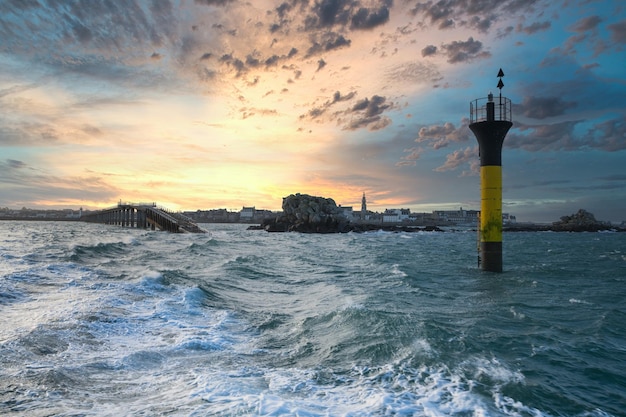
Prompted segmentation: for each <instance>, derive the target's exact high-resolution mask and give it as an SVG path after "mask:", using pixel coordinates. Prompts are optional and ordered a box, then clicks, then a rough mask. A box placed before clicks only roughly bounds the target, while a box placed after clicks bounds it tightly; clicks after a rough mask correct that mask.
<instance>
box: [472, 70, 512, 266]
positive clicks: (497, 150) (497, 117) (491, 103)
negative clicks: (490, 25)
mask: <svg viewBox="0 0 626 417" xmlns="http://www.w3.org/2000/svg"><path fill="white" fill-rule="evenodd" d="M502 77H504V72H502V69H500V71H499V72H498V78H499V81H498V86H497V87H498V89H499V90H500V96H499V97H496V98H495V99H494V96H493V94H491V93H489V95H488V96H487V97H486V98H485V97H483V98H479V99H476V100H474V101H472V102H471V103H470V125H469V128H470V129H471V130H472V132H474V136H476V140H477V141H478V151H479V154H480V200H481V201H480V220H479V224H478V229H479V235H480V254H479V258H478V263H479V265H480V266H481V267H482V269H483V270H484V271H492V272H502V143H503V142H504V138H505V136H506V134H507V133H508V131H509V129H510V128H511V126H513V123H512V119H511V100H509V99H508V98H506V97H502V87H504V83H503V82H502Z"/></svg>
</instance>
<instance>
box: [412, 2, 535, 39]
mask: <svg viewBox="0 0 626 417" xmlns="http://www.w3.org/2000/svg"><path fill="white" fill-rule="evenodd" d="M538 2H539V0H527V1H520V0H482V1H467V0H436V1H435V0H428V1H420V2H417V4H416V5H415V7H413V8H412V9H411V10H410V12H411V13H412V14H413V15H421V16H424V17H425V18H426V19H427V21H429V22H430V24H432V25H434V26H436V27H437V28H438V29H441V30H443V29H450V28H454V27H466V28H470V29H474V30H477V31H479V32H482V33H486V32H487V31H488V30H489V29H490V28H491V27H492V26H493V24H494V23H495V22H497V21H498V20H499V19H501V18H509V17H510V16H515V15H516V14H520V12H522V11H524V10H532V8H533V6H534V5H535V4H536V3H538Z"/></svg>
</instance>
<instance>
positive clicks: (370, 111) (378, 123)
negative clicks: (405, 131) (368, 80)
mask: <svg viewBox="0 0 626 417" xmlns="http://www.w3.org/2000/svg"><path fill="white" fill-rule="evenodd" d="M386 100H387V99H386V98H385V97H381V96H378V95H374V96H372V98H370V99H368V98H364V99H363V100H359V101H358V102H357V103H356V104H355V105H354V106H352V108H351V109H350V110H348V111H346V114H348V115H351V116H352V118H351V120H350V121H349V122H348V124H347V125H346V126H345V129H347V130H356V129H360V128H363V127H367V128H368V129H369V130H380V129H383V128H385V127H387V126H388V125H389V124H390V123H391V119H389V118H388V117H383V116H382V113H383V112H384V111H386V110H389V109H391V108H392V107H393V106H392V104H387V103H386Z"/></svg>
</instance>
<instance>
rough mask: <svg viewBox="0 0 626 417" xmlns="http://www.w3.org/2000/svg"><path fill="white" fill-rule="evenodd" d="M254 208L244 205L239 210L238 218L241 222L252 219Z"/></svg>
mask: <svg viewBox="0 0 626 417" xmlns="http://www.w3.org/2000/svg"><path fill="white" fill-rule="evenodd" d="M255 211H256V209H255V208H254V206H253V207H244V208H242V209H241V211H240V212H239V220H240V221H242V222H246V221H252V219H254V214H255Z"/></svg>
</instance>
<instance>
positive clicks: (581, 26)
mask: <svg viewBox="0 0 626 417" xmlns="http://www.w3.org/2000/svg"><path fill="white" fill-rule="evenodd" d="M600 22H602V18H601V17H600V16H588V17H585V18H583V19H580V20H579V21H577V22H576V23H574V24H573V25H572V27H571V29H572V30H573V31H574V32H587V31H589V30H596V29H597V27H598V25H599V24H600Z"/></svg>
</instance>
